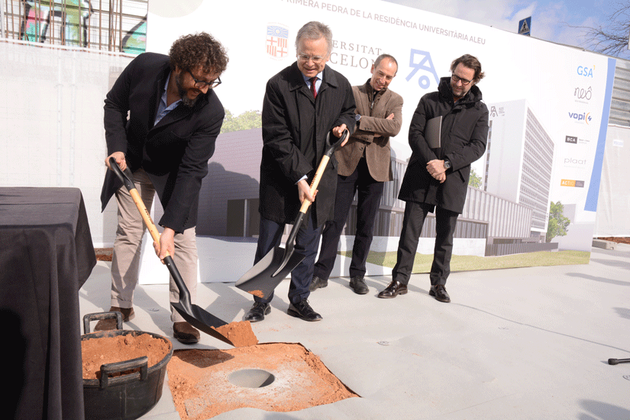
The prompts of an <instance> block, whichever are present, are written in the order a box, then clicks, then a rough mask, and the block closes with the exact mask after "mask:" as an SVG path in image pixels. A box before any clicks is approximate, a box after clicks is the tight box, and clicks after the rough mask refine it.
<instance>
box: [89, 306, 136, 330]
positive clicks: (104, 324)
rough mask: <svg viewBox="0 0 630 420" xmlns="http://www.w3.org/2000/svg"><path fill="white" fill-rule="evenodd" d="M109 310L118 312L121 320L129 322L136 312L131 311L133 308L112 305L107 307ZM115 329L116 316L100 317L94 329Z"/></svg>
mask: <svg viewBox="0 0 630 420" xmlns="http://www.w3.org/2000/svg"><path fill="white" fill-rule="evenodd" d="M109 312H120V313H121V314H122V317H123V322H129V321H131V320H132V319H134V317H135V316H136V314H135V313H134V312H133V308H119V307H118V306H112V307H111V308H109ZM115 329H116V318H109V319H101V320H100V321H98V322H97V323H96V326H95V327H94V331H109V330H115Z"/></svg>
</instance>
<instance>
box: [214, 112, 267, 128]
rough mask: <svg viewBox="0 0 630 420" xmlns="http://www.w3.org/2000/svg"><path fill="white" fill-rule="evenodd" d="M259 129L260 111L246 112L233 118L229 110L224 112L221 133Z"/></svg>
mask: <svg viewBox="0 0 630 420" xmlns="http://www.w3.org/2000/svg"><path fill="white" fill-rule="evenodd" d="M261 127H262V118H261V116H260V111H246V112H243V113H242V114H241V115H239V116H237V117H235V116H234V115H232V113H231V112H230V111H229V110H225V118H224V119H223V125H222V126H221V133H231V132H233V131H241V130H250V129H252V128H261Z"/></svg>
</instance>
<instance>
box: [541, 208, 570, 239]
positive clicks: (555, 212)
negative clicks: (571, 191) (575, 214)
mask: <svg viewBox="0 0 630 420" xmlns="http://www.w3.org/2000/svg"><path fill="white" fill-rule="evenodd" d="M563 212H564V206H563V205H562V203H561V202H560V201H558V202H556V203H554V202H553V201H552V202H551V206H550V208H549V224H548V225H547V238H546V240H547V242H551V240H552V239H553V238H555V237H556V236H566V235H567V233H568V232H569V229H568V227H569V225H570V224H571V220H569V218H567V217H564V215H563V214H562V213H563Z"/></svg>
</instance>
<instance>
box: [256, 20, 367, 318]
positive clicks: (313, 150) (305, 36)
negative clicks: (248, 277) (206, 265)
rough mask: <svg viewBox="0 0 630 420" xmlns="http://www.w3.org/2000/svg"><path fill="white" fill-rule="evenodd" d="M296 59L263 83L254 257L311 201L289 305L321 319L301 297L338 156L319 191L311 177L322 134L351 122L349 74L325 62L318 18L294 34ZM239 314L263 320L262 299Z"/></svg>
mask: <svg viewBox="0 0 630 420" xmlns="http://www.w3.org/2000/svg"><path fill="white" fill-rule="evenodd" d="M295 44H296V51H297V61H296V62H295V63H293V64H292V65H291V66H289V67H287V68H285V69H284V70H282V71H281V72H280V73H278V74H276V75H275V76H273V77H272V78H271V79H270V80H269V81H268V82H267V87H266V91H265V98H264V103H263V111H262V126H263V129H262V134H263V152H262V161H261V163H260V208H259V210H260V216H261V221H260V232H259V238H258V246H257V249H256V256H255V261H254V263H257V262H258V261H260V260H261V259H262V258H263V257H264V256H265V255H266V254H267V253H268V252H269V251H270V250H272V249H273V248H274V247H275V246H278V245H279V244H280V241H281V239H282V234H283V231H284V226H285V224H287V223H293V222H294V221H295V219H296V217H297V215H298V212H299V209H300V205H301V203H302V202H303V201H304V200H309V201H311V202H312V203H313V204H312V205H311V206H310V208H309V210H308V213H307V217H306V218H305V221H304V222H303V224H302V228H301V229H300V231H299V233H298V235H297V239H296V243H295V252H299V253H301V254H303V255H305V258H304V260H303V261H302V262H301V263H300V264H299V265H298V266H297V267H296V268H295V269H294V270H293V271H292V273H291V285H290V286H289V302H290V305H289V309H288V313H289V314H290V315H292V316H296V317H299V318H302V319H304V320H307V321H319V320H320V319H322V317H321V315H319V314H318V313H317V312H315V311H314V310H313V309H312V308H311V306H310V304H309V302H308V300H307V298H308V296H309V293H310V291H309V284H310V282H311V280H312V277H313V265H314V262H315V256H316V254H317V248H318V245H319V236H320V232H321V227H322V226H323V224H324V222H326V221H327V220H329V219H331V218H332V215H333V208H334V200H335V189H336V185H337V162H336V160H335V159H334V157H333V158H332V159H331V160H330V162H329V164H328V166H327V168H326V171H325V172H324V174H323V176H322V178H321V181H320V183H319V187H318V189H317V199H315V195H314V194H311V193H310V188H309V185H310V182H311V181H312V179H313V175H314V174H315V171H316V169H317V166H318V165H319V162H320V161H321V159H322V157H323V155H324V153H325V151H326V149H327V148H328V147H327V144H326V137H327V134H328V133H329V132H332V134H333V136H331V138H334V136H336V137H341V135H342V134H343V132H344V130H349V131H350V132H351V131H352V130H353V128H354V109H355V104H354V98H353V96H352V88H351V86H350V83H349V82H348V80H347V79H346V78H345V77H344V76H342V75H341V74H340V73H338V72H336V71H335V70H333V69H331V68H330V67H328V66H327V65H326V62H327V61H328V59H329V58H330V53H331V50H332V33H331V31H330V29H329V28H328V27H327V26H326V25H324V24H322V23H320V22H309V23H307V24H306V25H304V26H303V27H302V28H301V29H300V30H299V31H298V34H297V37H296V42H295ZM254 299H255V301H254V305H253V306H252V308H251V309H250V310H249V312H248V313H247V314H246V315H245V320H248V321H252V322H257V321H262V320H263V319H264V317H265V315H266V314H268V313H269V312H270V311H271V307H270V305H269V302H270V301H271V299H272V297H269V298H268V299H261V298H259V297H255V298H254Z"/></svg>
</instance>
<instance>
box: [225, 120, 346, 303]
mask: <svg viewBox="0 0 630 420" xmlns="http://www.w3.org/2000/svg"><path fill="white" fill-rule="evenodd" d="M348 135H349V133H348V130H345V131H344V133H343V135H342V136H341V137H340V138H339V139H338V140H337V141H335V143H333V144H332V145H330V146H329V147H328V149H327V150H326V153H325V154H324V156H323V157H322V160H321V162H320V164H319V166H318V167H317V171H316V172H315V177H314V178H313V181H312V182H311V186H310V188H311V194H313V193H314V192H315V190H316V189H317V186H318V185H319V181H320V180H321V178H322V175H323V174H324V171H325V170H326V166H327V165H328V161H329V160H330V158H331V157H332V155H333V153H335V150H337V148H338V147H339V145H341V143H343V141H344V140H345V139H346V137H348ZM329 139H330V132H329V133H328V135H327V136H326V143H328V144H330V143H329ZM310 205H311V202H310V201H309V200H304V202H303V203H302V206H301V207H300V212H299V213H298V216H297V219H296V221H295V222H294V223H293V228H292V229H291V233H289V237H288V238H287V243H286V245H285V247H284V249H283V248H281V247H280V246H276V247H274V248H273V249H272V250H271V251H269V252H268V253H267V255H265V256H264V257H263V258H262V259H261V260H260V261H258V262H257V263H256V264H255V265H254V266H253V267H252V268H250V269H249V271H248V272H247V273H245V274H244V275H243V276H242V277H241V278H240V279H239V280H238V281H237V282H236V287H238V288H239V289H241V290H244V291H246V292H248V293H251V294H252V295H254V296H258V297H259V298H262V299H268V298H269V297H270V296H271V294H272V293H273V291H274V289H275V288H276V286H278V284H280V282H281V281H282V280H283V279H284V278H285V277H286V276H287V275H288V274H289V273H290V272H291V271H293V269H294V268H295V267H297V266H298V264H300V263H301V262H302V260H303V259H304V255H302V254H300V253H296V252H293V250H294V243H295V238H296V236H297V233H298V231H299V230H300V226H301V225H302V222H303V221H304V218H305V215H306V212H307V211H308V208H309V207H310Z"/></svg>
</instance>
